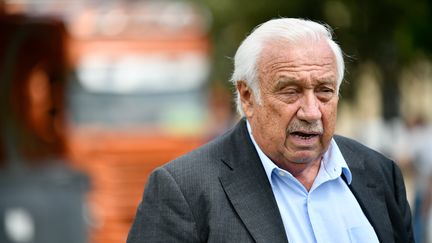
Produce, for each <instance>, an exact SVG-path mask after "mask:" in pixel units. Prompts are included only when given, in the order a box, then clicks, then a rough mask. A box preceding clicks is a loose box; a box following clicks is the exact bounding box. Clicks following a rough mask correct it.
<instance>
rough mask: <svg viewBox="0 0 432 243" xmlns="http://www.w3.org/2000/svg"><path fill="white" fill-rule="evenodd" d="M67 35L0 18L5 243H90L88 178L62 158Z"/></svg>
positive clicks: (45, 24)
mask: <svg viewBox="0 0 432 243" xmlns="http://www.w3.org/2000/svg"><path fill="white" fill-rule="evenodd" d="M65 45H66V31H65V27H64V24H63V23H62V22H61V21H58V20H55V19H51V18H35V17H31V18H30V17H25V16H21V15H6V14H4V13H3V11H0V57H1V62H0V138H1V140H0V242H2V243H3V242H4V243H13V242H33V243H58V242H64V243H67V242H70V243H82V242H86V226H85V222H84V203H83V202H84V195H85V191H86V190H87V187H88V179H87V177H86V176H85V175H84V174H82V173H79V172H77V171H75V170H72V169H70V168H69V167H68V166H67V163H66V161H64V160H63V159H62V155H63V144H64V143H63V135H62V133H63V128H64V123H63V111H62V109H63V107H64V104H63V89H64V88H63V87H64V82H65V77H66V74H67V69H68V65H67V61H66V60H67V58H66V52H65V50H66V49H65Z"/></svg>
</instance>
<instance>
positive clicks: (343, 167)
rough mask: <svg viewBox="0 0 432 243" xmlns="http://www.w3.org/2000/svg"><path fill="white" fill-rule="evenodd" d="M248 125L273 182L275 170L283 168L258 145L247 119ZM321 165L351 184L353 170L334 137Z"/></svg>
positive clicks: (251, 136) (269, 177)
mask: <svg viewBox="0 0 432 243" xmlns="http://www.w3.org/2000/svg"><path fill="white" fill-rule="evenodd" d="M246 125H247V129H248V132H249V136H250V138H251V140H252V143H253V145H254V146H255V149H256V151H257V152H258V156H259V158H260V160H261V163H262V165H263V167H264V170H265V172H266V175H267V178H268V180H269V182H270V183H272V179H271V176H272V173H273V171H276V170H279V171H280V170H283V169H281V168H279V167H278V166H277V165H276V164H275V163H273V161H271V159H270V158H269V157H267V155H266V154H264V152H263V151H262V150H261V148H260V147H259V146H258V144H257V143H256V141H255V139H254V137H253V135H252V129H251V126H250V124H249V121H247V120H246ZM321 165H322V166H321V167H320V170H322V169H325V170H326V172H327V174H329V176H331V177H332V178H336V177H339V176H341V175H342V174H343V176H344V177H345V178H344V179H345V180H346V182H347V183H348V184H351V181H352V174H351V171H350V169H349V167H348V165H347V163H346V161H345V159H344V157H343V156H342V152H341V151H340V149H339V147H338V145H337V144H336V142H335V140H334V139H333V138H332V140H331V141H330V145H329V148H328V149H327V151H326V152H325V153H324V156H323V159H322V161H321ZM286 173H289V172H288V171H286ZM289 174H290V173H289Z"/></svg>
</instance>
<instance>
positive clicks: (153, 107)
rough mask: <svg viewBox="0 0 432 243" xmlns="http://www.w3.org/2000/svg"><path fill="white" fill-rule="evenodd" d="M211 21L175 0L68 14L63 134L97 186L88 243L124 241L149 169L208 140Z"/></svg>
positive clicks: (75, 160) (92, 198) (91, 198)
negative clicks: (69, 69) (70, 69)
mask: <svg viewBox="0 0 432 243" xmlns="http://www.w3.org/2000/svg"><path fill="white" fill-rule="evenodd" d="M208 21H209V19H208V15H207V13H206V11H203V9H202V8H198V7H197V6H195V5H191V4H188V3H185V2H169V1H164V2H157V1H156V2H137V3H135V4H134V5H130V4H129V5H125V4H119V5H115V6H110V8H101V7H97V6H93V7H92V6H86V7H85V8H82V9H81V10H80V11H77V12H76V13H75V15H74V17H73V18H71V19H70V20H69V22H68V26H69V29H70V34H71V39H70V42H69V45H70V48H69V50H70V57H71V63H72V66H73V67H74V72H73V73H72V74H71V76H70V79H69V80H68V85H67V88H66V93H65V97H66V98H67V100H66V108H67V109H66V110H67V114H66V117H67V129H66V133H65V138H66V147H67V155H68V157H69V159H70V161H72V163H73V165H74V166H75V167H76V168H79V169H80V170H82V171H85V172H86V173H87V174H88V175H89V176H90V178H91V182H92V187H91V191H90V194H89V200H88V202H89V204H88V206H89V207H88V208H89V220H88V222H89V224H90V242H92V243H110V242H112V243H114V242H125V240H126V236H127V232H128V230H129V227H130V225H131V222H132V220H133V217H134V215H135V210H136V207H137V205H138V203H139V201H140V199H141V196H142V192H143V188H144V185H145V181H146V178H147V176H148V175H149V173H150V172H151V171H152V170H153V169H154V168H155V167H157V166H160V165H162V164H164V163H166V162H168V161H169V160H171V159H173V158H175V157H177V156H179V155H181V154H183V153H185V152H187V151H190V150H192V149H193V148H195V147H197V146H198V145H200V144H202V143H203V142H204V141H205V140H206V138H207V136H206V132H205V131H206V130H207V127H206V124H207V121H208V115H209V114H208V107H207V95H208V94H207V90H208V82H207V81H208V76H209V72H210V70H209V66H210V65H209V48H210V46H209V39H208V36H207V34H208V33H207V28H208ZM149 223H151V222H149Z"/></svg>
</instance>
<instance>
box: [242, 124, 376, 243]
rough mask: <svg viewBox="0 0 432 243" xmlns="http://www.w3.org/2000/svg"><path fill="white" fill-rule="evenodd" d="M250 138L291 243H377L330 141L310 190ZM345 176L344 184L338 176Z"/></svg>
mask: <svg viewBox="0 0 432 243" xmlns="http://www.w3.org/2000/svg"><path fill="white" fill-rule="evenodd" d="M247 126H248V131H249V135H250V137H251V139H252V142H253V143H254V145H255V148H256V150H257V152H258V155H259V157H260V159H261V162H262V164H263V166H264V169H265V172H266V174H267V177H268V179H269V181H270V184H271V187H272V189H273V194H274V196H275V198H276V202H277V205H278V207H279V212H280V214H281V216H282V221H283V224H284V228H285V232H286V234H287V237H288V241H289V242H290V243H314V242H316V243H345V242H356V243H360V242H364V243H375V242H379V241H378V238H377V236H376V233H375V231H374V229H373V227H372V226H371V224H370V223H369V221H368V220H367V218H366V216H365V215H364V213H363V211H362V209H361V208H360V205H359V204H358V202H357V200H356V198H355V197H354V195H353V194H352V192H351V190H350V189H349V187H348V185H347V183H348V184H351V181H352V175H351V171H350V169H349V168H348V165H347V163H346V162H345V160H344V158H343V156H342V153H341V152H340V150H339V147H338V146H337V144H336V142H335V141H334V140H333V139H332V141H331V143H330V145H329V149H328V150H327V152H326V153H325V154H324V156H323V159H322V160H321V166H320V169H319V172H318V175H317V177H316V178H315V181H314V183H313V185H312V187H311V189H310V191H307V190H306V188H305V187H304V186H303V185H302V184H301V183H300V182H299V181H298V180H297V179H296V178H295V177H294V176H292V175H291V173H289V172H288V171H286V170H284V169H281V168H279V167H278V166H277V165H276V164H274V163H273V162H272V161H271V160H270V159H269V158H268V157H267V156H266V155H265V154H264V153H263V151H262V150H261V149H260V147H259V146H258V145H257V144H256V142H255V140H254V138H253V135H252V132H251V128H250V125H249V123H248V124H247ZM342 174H343V175H344V176H345V178H346V182H345V181H344V179H343V178H342V176H341V175H342Z"/></svg>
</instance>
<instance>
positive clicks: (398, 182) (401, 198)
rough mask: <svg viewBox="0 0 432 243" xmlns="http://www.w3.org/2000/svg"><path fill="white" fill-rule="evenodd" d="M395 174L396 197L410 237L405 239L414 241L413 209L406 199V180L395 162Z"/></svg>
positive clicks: (409, 241)
mask: <svg viewBox="0 0 432 243" xmlns="http://www.w3.org/2000/svg"><path fill="white" fill-rule="evenodd" d="M393 176H394V178H395V180H394V183H395V184H394V187H395V197H396V201H397V204H398V206H399V210H400V212H401V215H402V217H403V227H404V230H405V232H406V235H407V238H408V239H406V240H404V241H405V242H408V243H411V242H412V243H414V242H415V241H414V234H413V229H412V221H411V209H410V207H409V204H408V201H407V199H406V190H405V184H404V180H403V177H402V172H401V170H400V169H399V167H398V166H397V165H396V164H395V163H393Z"/></svg>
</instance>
